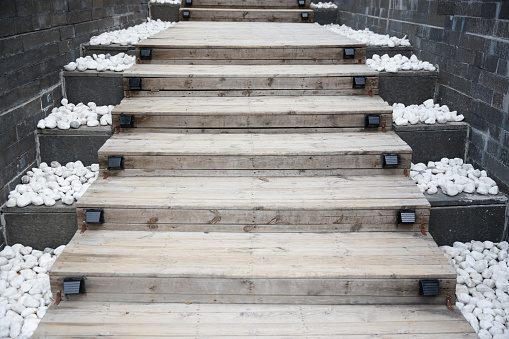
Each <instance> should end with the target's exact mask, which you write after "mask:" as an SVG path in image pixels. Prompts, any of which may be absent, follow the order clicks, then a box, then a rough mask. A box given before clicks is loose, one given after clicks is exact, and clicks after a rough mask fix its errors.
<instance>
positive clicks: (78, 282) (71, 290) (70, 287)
mask: <svg viewBox="0 0 509 339" xmlns="http://www.w3.org/2000/svg"><path fill="white" fill-rule="evenodd" d="M81 293H85V278H64V294H65V295H69V294H81Z"/></svg>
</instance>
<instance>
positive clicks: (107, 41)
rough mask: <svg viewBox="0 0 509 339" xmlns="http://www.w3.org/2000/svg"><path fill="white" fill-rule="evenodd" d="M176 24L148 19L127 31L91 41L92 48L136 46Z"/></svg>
mask: <svg viewBox="0 0 509 339" xmlns="http://www.w3.org/2000/svg"><path fill="white" fill-rule="evenodd" d="M174 24H175V23H174V22H168V21H161V20H159V19H157V20H152V19H150V18H147V22H144V23H142V24H140V25H136V26H132V27H129V28H126V29H120V30H117V31H112V32H105V33H102V34H100V35H98V36H93V37H92V38H91V39H90V45H91V46H99V45H102V46H108V45H112V44H117V45H121V46H128V45H135V44H137V43H138V42H140V41H141V40H145V39H147V38H148V37H150V36H152V35H154V34H157V33H159V32H161V31H163V30H165V29H167V28H169V27H171V26H173V25H174Z"/></svg>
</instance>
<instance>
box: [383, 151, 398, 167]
mask: <svg viewBox="0 0 509 339" xmlns="http://www.w3.org/2000/svg"><path fill="white" fill-rule="evenodd" d="M398 163H399V157H398V155H397V154H388V153H384V154H382V167H383V168H391V167H398Z"/></svg>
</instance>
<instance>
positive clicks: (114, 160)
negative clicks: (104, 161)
mask: <svg viewBox="0 0 509 339" xmlns="http://www.w3.org/2000/svg"><path fill="white" fill-rule="evenodd" d="M108 169H109V170H123V169H124V157H123V156H121V155H109V156H108Z"/></svg>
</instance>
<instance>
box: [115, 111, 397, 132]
mask: <svg viewBox="0 0 509 339" xmlns="http://www.w3.org/2000/svg"><path fill="white" fill-rule="evenodd" d="M211 113H213V112H211ZM128 114H130V113H128ZM132 115H134V128H133V129H129V128H124V129H122V130H121V133H124V132H129V131H139V130H138V129H139V128H146V129H151V130H152V131H154V129H161V130H163V129H165V128H168V129H173V130H176V129H206V130H207V131H209V130H210V131H213V129H220V130H219V131H216V132H218V133H220V132H224V131H226V130H228V129H231V132H235V130H237V133H243V132H245V130H243V129H246V128H249V129H263V131H264V132H263V133H270V132H271V130H272V131H273V132H280V131H281V130H282V129H286V130H287V132H292V131H293V132H294V133H297V130H292V129H293V128H299V129H307V130H310V131H311V129H313V128H320V129H326V128H330V129H336V128H338V129H352V128H355V129H359V131H361V130H362V131H371V132H373V131H380V130H381V128H369V129H368V128H365V127H364V126H365V121H366V115H365V114H310V115H305V114H299V115H296V114H281V115H274V114H267V115H262V114H259V115H231V114H228V115H220V114H217V115H213V114H211V115H195V116H193V115H143V113H140V114H132ZM391 119H392V115H391V114H381V120H382V121H384V122H386V130H388V131H390V130H392V124H391V123H390V121H391ZM119 125H120V113H119V114H115V112H113V126H119ZM148 131H149V130H148ZM148 131H147V132H148ZM312 131H313V132H321V131H322V130H320V131H318V130H312ZM166 132H167V131H166ZM198 132H199V131H198ZM207 133H209V132H207Z"/></svg>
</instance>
